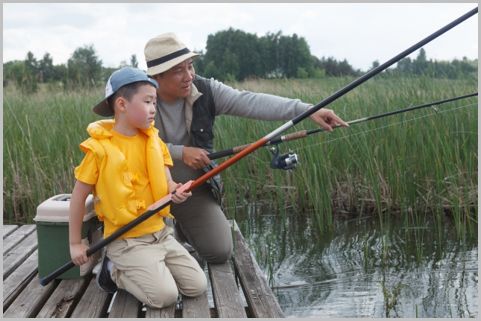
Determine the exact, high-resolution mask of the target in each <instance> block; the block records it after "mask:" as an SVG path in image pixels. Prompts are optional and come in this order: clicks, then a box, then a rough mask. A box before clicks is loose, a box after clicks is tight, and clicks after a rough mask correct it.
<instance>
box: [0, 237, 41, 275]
mask: <svg viewBox="0 0 481 321" xmlns="http://www.w3.org/2000/svg"><path fill="white" fill-rule="evenodd" d="M36 249H37V231H34V232H33V233H32V234H30V235H29V236H27V237H26V238H25V239H23V240H22V241H21V242H20V243H18V245H17V246H15V247H14V248H13V249H11V250H10V251H9V252H8V253H7V254H6V255H4V257H3V279H4V280H5V278H7V277H8V276H9V275H10V273H12V272H13V270H14V269H15V268H17V266H19V265H20V264H21V263H22V262H23V261H24V260H25V259H26V258H27V257H28V256H30V254H32V253H33V251H35V250H36Z"/></svg>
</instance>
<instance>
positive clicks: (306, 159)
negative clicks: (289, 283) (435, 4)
mask: <svg viewBox="0 0 481 321" xmlns="http://www.w3.org/2000/svg"><path fill="white" fill-rule="evenodd" d="M350 80H351V79H348V78H327V79H323V80H269V81H267V80H256V81H246V82H242V83H235V84H233V86H234V87H236V88H239V89H246V90H251V91H256V92H266V93H272V94H278V95H282V96H286V97H292V98H299V99H301V100H303V101H305V102H310V103H317V102H318V101H320V100H321V99H322V98H325V97H327V96H328V95H329V94H331V93H332V92H334V91H336V90H337V89H339V88H340V87H342V86H344V85H346V84H347V83H348V82H349V81H350ZM476 87H477V84H476V81H472V80H456V81H453V80H441V79H430V78H382V77H381V78H376V79H373V80H370V81H369V82H367V83H366V84H364V85H363V86H360V87H359V88H357V89H355V90H354V91H352V92H351V93H349V94H347V95H346V96H344V97H342V98H340V99H338V100H337V101H336V102H334V103H333V104H331V105H330V106H329V108H331V109H334V110H335V111H336V113H337V114H338V115H340V116H342V117H343V118H344V119H345V120H352V119H356V118H360V117H364V116H367V115H374V114H378V113H381V112H386V111H390V110H394V109H398V108H403V107H407V106H409V105H415V104H420V103H425V102H430V101H434V100H438V99H442V98H447V97H452V96H456V95H461V94H465V93H470V92H473V91H475V90H476ZM101 97H102V89H98V90H95V91H91V92H87V91H77V92H56V91H53V90H42V91H40V92H39V93H37V94H33V95H28V96H25V95H22V94H20V93H19V92H17V91H15V90H14V89H12V88H10V87H7V88H5V90H4V159H3V160H4V195H3V196H4V220H5V222H9V223H14V222H17V223H21V222H31V219H32V217H33V216H34V215H35V209H36V206H37V205H38V204H39V203H40V202H42V201H43V200H45V199H46V198H48V197H50V196H52V195H55V194H58V193H66V192H67V193H69V192H70V191H71V189H72V187H73V182H74V178H73V168H74V167H75V166H76V165H77V164H78V163H79V161H80V160H81V158H82V153H81V152H80V149H79V148H78V144H79V143H80V142H81V141H82V140H83V139H85V138H86V137H87V134H86V132H85V128H86V126H87V124H88V123H89V122H91V121H94V120H95V119H97V116H95V115H94V114H93V113H92V112H91V111H90V109H91V106H93V105H94V104H95V103H96V102H97V101H98V100H99V99H100V98H101ZM466 105H469V106H466ZM476 105H477V99H475V98H473V99H469V100H463V101H460V102H457V103H452V104H449V105H445V106H443V107H441V108H440V109H439V112H438V113H436V112H435V111H434V110H432V109H428V110H421V111H415V112H410V113H407V114H402V115H399V116H393V117H389V118H384V119H379V120H375V121H371V122H366V123H363V124H358V125H353V126H352V127H350V128H346V129H337V130H335V131H334V132H332V133H321V134H318V135H313V136H311V137H309V138H305V139H302V140H297V141H295V142H289V143H285V144H281V145H280V148H281V150H282V152H284V151H287V150H289V149H292V150H294V151H296V152H297V153H298V154H299V157H300V162H301V163H300V165H299V167H298V168H297V169H296V170H294V171H293V172H284V171H280V170H273V169H271V168H270V167H269V163H270V160H271V154H270V153H269V152H268V150H267V149H266V148H264V149H261V150H258V151H256V152H255V153H253V154H251V155H249V156H247V157H246V158H245V159H243V160H241V161H240V162H238V163H237V164H236V165H234V167H233V168H231V169H228V170H227V171H225V172H224V173H223V179H224V182H225V189H226V194H225V205H226V208H227V211H228V213H232V212H233V211H232V209H233V208H235V207H236V206H239V205H244V204H246V203H250V202H255V201H263V202H266V203H269V204H271V205H272V206H274V207H276V208H278V209H279V210H280V213H281V214H282V213H283V212H282V211H285V210H286V209H288V210H295V211H300V212H305V211H309V212H312V213H314V214H313V215H314V218H315V220H316V221H317V225H318V226H319V229H321V230H327V229H330V227H331V226H332V219H333V214H334V215H353V214H354V215H364V214H366V213H377V214H378V215H379V218H380V219H381V221H382V220H383V219H385V217H386V215H397V214H399V213H411V214H412V213H427V214H426V215H438V216H440V215H444V214H445V213H449V214H450V215H451V217H452V218H453V221H454V223H455V225H454V226H455V228H456V230H457V231H458V232H459V233H464V232H465V231H466V230H467V231H471V232H474V231H475V230H476V226H477V208H476V204H477V108H476ZM458 107H459V108H458ZM461 107H463V108H461ZM456 108H458V109H456ZM447 110H450V111H449V112H445V111H447ZM281 123H282V122H266V121H253V120H247V119H239V118H233V117H229V116H225V117H219V118H218V120H217V121H216V139H215V143H216V149H217V150H222V149H225V148H229V147H232V146H236V145H241V144H245V143H248V142H253V141H255V140H257V139H258V138H259V137H261V136H263V135H265V134H266V133H267V132H269V131H271V130H273V129H274V128H276V127H277V126H279V125H280V124H281ZM314 127H315V124H314V123H313V122H311V121H310V120H306V121H304V122H302V123H300V124H298V125H297V126H296V128H295V130H299V129H304V128H306V129H308V128H314ZM416 215H419V214H416ZM471 232H470V233H471Z"/></svg>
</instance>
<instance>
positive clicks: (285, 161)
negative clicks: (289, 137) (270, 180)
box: [270, 145, 299, 170]
mask: <svg viewBox="0 0 481 321" xmlns="http://www.w3.org/2000/svg"><path fill="white" fill-rule="evenodd" d="M270 151H271V153H272V160H271V168H274V169H283V170H290V169H294V168H296V166H297V164H298V163H299V158H298V157H297V154H296V153H293V152H291V151H289V153H287V154H282V155H279V147H278V146H277V145H276V146H275V147H271V148H270Z"/></svg>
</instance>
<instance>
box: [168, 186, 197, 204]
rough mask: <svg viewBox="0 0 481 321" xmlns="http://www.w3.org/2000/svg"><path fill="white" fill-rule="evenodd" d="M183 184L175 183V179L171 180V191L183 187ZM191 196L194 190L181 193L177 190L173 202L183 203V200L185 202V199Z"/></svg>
mask: <svg viewBox="0 0 481 321" xmlns="http://www.w3.org/2000/svg"><path fill="white" fill-rule="evenodd" d="M181 186H182V184H181V183H175V182H174V181H169V192H171V193H172V192H173V191H175V190H176V189H177V188H179V187H181ZM190 196H192V192H188V193H186V192H182V193H179V192H176V193H175V194H174V195H172V202H174V203H176V204H179V203H182V202H185V200H186V199H187V198H189V197H190Z"/></svg>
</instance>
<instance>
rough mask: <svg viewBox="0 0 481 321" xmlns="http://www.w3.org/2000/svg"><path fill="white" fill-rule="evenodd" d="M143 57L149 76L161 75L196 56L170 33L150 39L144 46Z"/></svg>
mask: <svg viewBox="0 0 481 321" xmlns="http://www.w3.org/2000/svg"><path fill="white" fill-rule="evenodd" d="M144 55H145V61H146V62H147V74H148V75H149V76H153V75H157V74H160V73H163V72H164V71H167V70H169V69H170V68H172V67H174V66H175V65H178V64H180V63H181V62H183V61H184V60H186V59H189V58H191V57H195V56H198V54H196V53H195V52H191V51H190V50H189V49H188V48H187V47H186V46H185V45H184V44H183V43H182V42H180V40H179V39H178V38H177V36H176V35H175V34H174V33H171V32H169V33H164V34H161V35H159V36H157V37H155V38H152V39H150V40H149V41H148V42H147V44H146V45H145V48H144Z"/></svg>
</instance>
